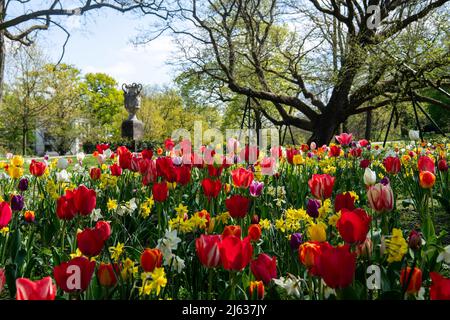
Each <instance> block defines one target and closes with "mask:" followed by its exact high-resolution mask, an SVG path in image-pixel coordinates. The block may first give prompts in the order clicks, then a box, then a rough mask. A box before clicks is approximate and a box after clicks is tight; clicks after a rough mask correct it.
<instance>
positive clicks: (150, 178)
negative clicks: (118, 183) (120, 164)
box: [139, 159, 158, 186]
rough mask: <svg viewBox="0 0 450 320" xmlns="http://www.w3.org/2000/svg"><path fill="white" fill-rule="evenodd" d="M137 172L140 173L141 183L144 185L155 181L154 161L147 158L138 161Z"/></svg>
mask: <svg viewBox="0 0 450 320" xmlns="http://www.w3.org/2000/svg"><path fill="white" fill-rule="evenodd" d="M139 172H140V173H141V174H142V184H143V185H144V186H147V185H149V184H150V183H153V182H155V181H156V178H157V177H158V173H157V170H156V161H155V160H149V159H144V160H142V161H141V162H139Z"/></svg>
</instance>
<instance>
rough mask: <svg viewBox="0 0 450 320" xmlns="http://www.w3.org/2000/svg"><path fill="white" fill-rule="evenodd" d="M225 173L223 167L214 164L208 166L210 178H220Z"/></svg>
mask: <svg viewBox="0 0 450 320" xmlns="http://www.w3.org/2000/svg"><path fill="white" fill-rule="evenodd" d="M222 171H223V166H222V165H221V166H219V167H216V166H215V165H213V164H209V165H208V174H209V176H210V177H220V175H221V174H222Z"/></svg>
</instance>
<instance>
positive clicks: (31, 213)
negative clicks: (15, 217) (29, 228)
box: [23, 210, 35, 223]
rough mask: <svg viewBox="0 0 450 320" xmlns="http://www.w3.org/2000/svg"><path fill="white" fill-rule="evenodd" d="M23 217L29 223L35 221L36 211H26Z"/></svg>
mask: <svg viewBox="0 0 450 320" xmlns="http://www.w3.org/2000/svg"><path fill="white" fill-rule="evenodd" d="M23 218H24V220H25V221H26V222H28V223H32V222H34V219H35V216H34V211H31V210H27V211H25V213H24V214H23Z"/></svg>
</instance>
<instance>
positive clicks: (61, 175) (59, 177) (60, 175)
mask: <svg viewBox="0 0 450 320" xmlns="http://www.w3.org/2000/svg"><path fill="white" fill-rule="evenodd" d="M56 181H58V182H70V173H68V172H67V171H66V170H61V171H60V172H57V173H56Z"/></svg>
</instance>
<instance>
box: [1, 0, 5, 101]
mask: <svg viewBox="0 0 450 320" xmlns="http://www.w3.org/2000/svg"><path fill="white" fill-rule="evenodd" d="M0 5H1V4H0ZM2 9H3V8H1V7H0V22H1V21H2V19H1V17H2V15H3V12H2ZM5 50H6V48H5V35H4V33H3V30H0V103H2V101H3V82H4V74H5V58H6V53H5Z"/></svg>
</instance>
